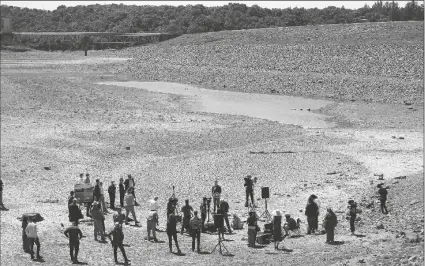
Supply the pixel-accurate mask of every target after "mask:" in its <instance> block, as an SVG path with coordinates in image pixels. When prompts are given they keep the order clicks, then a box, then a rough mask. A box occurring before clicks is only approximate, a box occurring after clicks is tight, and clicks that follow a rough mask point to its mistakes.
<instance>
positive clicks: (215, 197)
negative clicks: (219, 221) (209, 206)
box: [211, 180, 221, 213]
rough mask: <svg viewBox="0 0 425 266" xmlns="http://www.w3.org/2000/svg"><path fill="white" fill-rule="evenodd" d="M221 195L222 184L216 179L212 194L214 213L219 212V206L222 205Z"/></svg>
mask: <svg viewBox="0 0 425 266" xmlns="http://www.w3.org/2000/svg"><path fill="white" fill-rule="evenodd" d="M220 195H221V186H219V185H218V181H217V180H216V181H215V183H214V186H213V187H212V189H211V196H212V198H213V205H214V213H216V212H217V208H218V207H219V205H220Z"/></svg>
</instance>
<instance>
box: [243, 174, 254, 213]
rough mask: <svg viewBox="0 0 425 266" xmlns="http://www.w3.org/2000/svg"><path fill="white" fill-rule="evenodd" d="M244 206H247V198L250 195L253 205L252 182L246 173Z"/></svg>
mask: <svg viewBox="0 0 425 266" xmlns="http://www.w3.org/2000/svg"><path fill="white" fill-rule="evenodd" d="M244 186H245V207H248V199H249V197H250V196H251V202H252V206H253V207H254V206H255V204H254V182H253V180H252V177H251V175H247V176H246V178H245V184H244Z"/></svg>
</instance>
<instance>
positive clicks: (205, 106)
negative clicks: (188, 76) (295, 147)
mask: <svg viewBox="0 0 425 266" xmlns="http://www.w3.org/2000/svg"><path fill="white" fill-rule="evenodd" d="M96 84H99V85H113V86H121V87H130V88H138V89H143V90H147V91H151V92H158V93H169V94H176V95H182V96H185V97H187V98H188V100H190V101H191V102H193V104H192V108H193V111H194V112H207V113H218V114H230V115H242V116H249V117H255V118H260V119H267V120H270V121H277V122H279V123H282V124H291V125H298V126H301V127H303V128H329V127H333V126H334V124H333V123H331V122H328V121H326V118H327V116H325V115H322V114H317V113H313V112H311V111H314V110H317V109H320V108H322V107H325V106H326V105H329V104H331V103H333V102H332V101H327V100H313V99H306V98H302V97H294V96H283V95H273V94H259V93H243V92H232V91H219V90H209V89H203V88H198V87H194V86H191V85H187V84H180V83H170V82H139V81H125V82H118V81H108V82H99V83H96ZM309 110H310V111H309Z"/></svg>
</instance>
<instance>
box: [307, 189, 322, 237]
mask: <svg viewBox="0 0 425 266" xmlns="http://www.w3.org/2000/svg"><path fill="white" fill-rule="evenodd" d="M316 198H317V197H316V195H314V194H313V195H311V196H310V197H309V198H308V201H307V206H306V207H305V215H306V216H307V223H308V228H307V234H308V235H309V234H311V233H314V232H315V230H317V217H318V216H319V206H318V205H317V203H316V202H315V201H314V200H315V199H316Z"/></svg>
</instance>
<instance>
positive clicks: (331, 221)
mask: <svg viewBox="0 0 425 266" xmlns="http://www.w3.org/2000/svg"><path fill="white" fill-rule="evenodd" d="M337 224H338V219H337V217H336V215H335V213H334V212H333V211H332V209H331V208H328V209H327V213H326V216H325V219H324V220H323V228H325V230H326V243H327V244H333V243H334V237H335V227H336V225H337Z"/></svg>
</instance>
